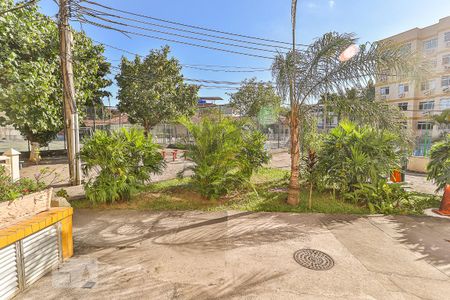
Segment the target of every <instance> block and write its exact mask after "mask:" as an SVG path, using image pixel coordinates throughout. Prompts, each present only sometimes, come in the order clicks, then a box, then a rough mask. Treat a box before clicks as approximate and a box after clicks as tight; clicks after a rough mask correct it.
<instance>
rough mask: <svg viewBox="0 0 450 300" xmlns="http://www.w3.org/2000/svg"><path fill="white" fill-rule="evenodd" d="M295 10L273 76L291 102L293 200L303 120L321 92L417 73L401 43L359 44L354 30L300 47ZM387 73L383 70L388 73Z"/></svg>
mask: <svg viewBox="0 0 450 300" xmlns="http://www.w3.org/2000/svg"><path fill="white" fill-rule="evenodd" d="M295 8H296V1H295V0H293V1H292V9H293V12H292V25H293V28H292V34H293V47H292V48H293V49H292V51H289V52H288V53H286V54H281V53H280V54H278V55H276V57H275V59H274V62H273V64H272V75H273V77H274V80H275V82H276V86H277V89H278V92H279V93H280V95H281V97H282V98H283V99H289V102H290V109H291V111H290V120H289V122H290V130H291V141H290V142H291V144H290V151H291V177H290V181H289V192H288V203H289V204H291V205H297V204H298V201H299V199H298V198H299V182H298V176H299V161H300V155H299V138H298V134H299V123H301V122H299V118H301V117H302V116H304V115H305V114H306V111H307V110H309V109H311V105H309V104H311V103H313V102H315V101H316V99H318V98H319V97H320V95H321V94H324V93H326V92H338V93H343V92H345V90H346V89H348V88H350V87H359V88H361V87H363V86H366V85H367V84H368V82H369V80H371V79H372V80H373V79H374V78H375V77H376V75H377V74H379V73H380V72H379V70H389V71H388V73H389V74H387V75H389V76H405V75H410V74H412V73H413V71H416V65H415V64H414V62H415V60H413V59H409V58H411V56H410V55H408V54H405V51H404V50H403V49H402V48H401V47H400V46H398V45H393V44H391V43H389V42H376V43H372V44H363V45H361V46H359V47H357V46H356V45H355V43H356V41H357V39H356V37H355V36H354V35H353V34H348V33H344V34H339V33H336V32H331V33H326V34H324V35H323V36H322V37H320V38H318V39H316V40H315V41H314V42H313V43H312V44H311V45H309V46H308V47H307V48H306V49H304V50H301V51H298V50H295V11H294V10H295ZM385 72H386V71H384V72H383V73H384V74H386V73H385Z"/></svg>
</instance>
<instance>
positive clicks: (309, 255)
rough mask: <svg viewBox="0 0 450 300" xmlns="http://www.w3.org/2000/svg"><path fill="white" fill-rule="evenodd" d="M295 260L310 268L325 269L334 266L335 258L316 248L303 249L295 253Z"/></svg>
mask: <svg viewBox="0 0 450 300" xmlns="http://www.w3.org/2000/svg"><path fill="white" fill-rule="evenodd" d="M294 259H295V261H296V262H297V263H298V264H299V265H301V266H303V267H305V268H308V269H311V270H317V271H324V270H329V269H331V268H332V267H333V266H334V260H333V259H332V258H331V256H329V255H328V254H326V253H324V252H322V251H319V250H315V249H301V250H298V251H296V252H295V253H294Z"/></svg>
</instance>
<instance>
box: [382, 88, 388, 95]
mask: <svg viewBox="0 0 450 300" xmlns="http://www.w3.org/2000/svg"><path fill="white" fill-rule="evenodd" d="M380 94H381V95H389V87H388V86H385V87H382V88H380Z"/></svg>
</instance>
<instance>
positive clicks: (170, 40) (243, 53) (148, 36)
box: [80, 19, 273, 60]
mask: <svg viewBox="0 0 450 300" xmlns="http://www.w3.org/2000/svg"><path fill="white" fill-rule="evenodd" d="M80 22H84V23H87V24H91V25H94V26H98V27H102V28H106V29H110V30H115V31H118V32H121V33H123V34H125V35H127V34H132V35H137V36H142V37H147V38H151V39H157V40H162V41H166V42H172V43H177V44H184V45H188V46H193V47H199V48H205V49H210V50H216V51H222V52H227V53H233V54H239V55H245V56H250V57H256V58H264V59H269V60H272V59H273V57H269V56H263V55H258V54H251V53H245V52H239V51H234V50H228V49H223V48H217V47H212V46H206V45H200V44H194V43H190V42H184V41H179V40H174V39H168V38H163V37H158V36H154V35H148V34H144V33H138V32H134V31H128V30H122V29H117V28H114V27H111V26H107V25H105V24H100V23H97V22H94V21H90V20H86V19H84V20H80Z"/></svg>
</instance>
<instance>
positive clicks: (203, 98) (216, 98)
mask: <svg viewBox="0 0 450 300" xmlns="http://www.w3.org/2000/svg"><path fill="white" fill-rule="evenodd" d="M199 100H223V98H221V97H199Z"/></svg>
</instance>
